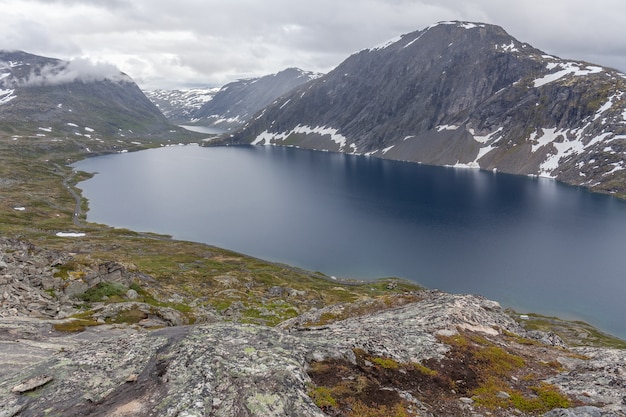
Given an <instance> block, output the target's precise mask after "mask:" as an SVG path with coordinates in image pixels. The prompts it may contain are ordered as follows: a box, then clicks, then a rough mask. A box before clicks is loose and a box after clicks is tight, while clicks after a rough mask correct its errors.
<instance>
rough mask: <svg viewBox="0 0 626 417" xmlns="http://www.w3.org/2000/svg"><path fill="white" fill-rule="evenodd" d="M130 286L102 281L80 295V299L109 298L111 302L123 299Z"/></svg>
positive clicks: (96, 299) (97, 299)
mask: <svg viewBox="0 0 626 417" xmlns="http://www.w3.org/2000/svg"><path fill="white" fill-rule="evenodd" d="M127 291H128V288H127V287H126V286H124V285H122V284H119V283H116V282H101V283H99V284H98V285H96V286H95V287H92V288H90V289H88V290H87V291H85V292H84V293H83V294H81V295H80V297H79V298H80V299H81V300H83V301H87V302H98V301H104V300H108V301H110V302H114V301H122V297H123V296H124V295H125V294H126V292H127Z"/></svg>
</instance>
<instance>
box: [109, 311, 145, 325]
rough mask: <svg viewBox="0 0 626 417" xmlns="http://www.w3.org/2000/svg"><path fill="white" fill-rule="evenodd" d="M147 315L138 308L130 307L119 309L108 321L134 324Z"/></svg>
mask: <svg viewBox="0 0 626 417" xmlns="http://www.w3.org/2000/svg"><path fill="white" fill-rule="evenodd" d="M147 317H148V315H147V314H146V313H144V312H143V311H141V310H140V309H138V308H132V309H130V310H122V311H120V312H119V313H118V314H117V315H116V316H115V317H114V318H113V319H111V320H110V322H111V323H117V324H122V323H125V324H136V323H139V322H140V321H141V320H143V319H145V318H147Z"/></svg>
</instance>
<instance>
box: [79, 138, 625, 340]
mask: <svg viewBox="0 0 626 417" xmlns="http://www.w3.org/2000/svg"><path fill="white" fill-rule="evenodd" d="M74 167H75V168H76V169H80V170H84V171H89V172H98V173H99V174H98V175H96V176H95V177H93V178H92V179H90V180H87V181H85V182H83V183H81V184H80V187H81V188H83V190H84V196H85V197H87V198H88V199H89V207H90V210H89V213H88V219H89V220H90V221H93V222H98V223H105V224H109V225H112V226H116V227H126V228H129V229H133V230H137V231H152V232H158V233H166V234H170V235H173V236H174V237H175V238H178V239H185V240H191V241H197V242H205V243H209V244H213V245H217V246H220V247H224V248H228V249H232V250H235V251H238V252H242V253H246V254H249V255H253V256H257V257H260V258H264V259H268V260H272V261H279V262H285V263H288V264H292V265H296V266H299V267H302V268H306V269H309V270H315V271H321V272H324V273H326V274H329V275H334V276H338V277H356V278H377V277H385V276H398V277H404V278H407V279H410V280H413V281H416V282H418V283H420V284H422V285H424V286H427V287H429V288H438V289H441V290H445V291H450V292H455V293H466V292H467V293H478V294H482V295H485V296H487V297H489V298H491V299H495V300H498V301H499V302H500V303H502V304H503V305H504V306H507V307H513V308H515V309H517V310H518V311H526V312H538V313H543V314H554V315H558V316H560V317H563V318H568V319H581V320H585V321H588V322H590V323H593V324H595V325H597V326H599V327H600V328H602V329H604V330H607V331H610V332H612V333H613V334H616V335H618V336H620V337H622V338H626V301H625V297H626V203H624V202H622V201H619V200H616V199H614V198H611V197H606V196H601V195H595V194H592V193H589V192H586V191H584V190H582V189H579V188H575V187H568V186H564V185H561V184H558V183H556V182H555V181H552V180H547V179H531V178H526V177H518V176H511V175H505V174H493V173H490V172H480V171H475V170H463V169H454V168H444V167H429V166H422V165H417V164H410V163H402V162H394V161H384V160H380V159H376V158H367V157H357V156H350V155H342V154H334V153H325V152H313V151H305V150H299V149H293V148H282V147H221V148H200V147H197V146H184V147H169V148H161V149H154V150H147V151H142V152H136V153H127V154H120V155H109V156H102V157H97V158H91V159H88V160H84V161H81V162H79V163H76V164H74Z"/></svg>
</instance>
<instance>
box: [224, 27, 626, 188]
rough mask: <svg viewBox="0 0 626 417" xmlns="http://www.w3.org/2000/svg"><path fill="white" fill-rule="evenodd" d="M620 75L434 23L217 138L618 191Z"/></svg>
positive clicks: (488, 33) (621, 175)
mask: <svg viewBox="0 0 626 417" xmlns="http://www.w3.org/2000/svg"><path fill="white" fill-rule="evenodd" d="M623 91H626V76H624V74H622V73H620V72H619V71H616V70H613V69H610V68H605V67H602V66H599V65H594V64H588V63H584V62H579V61H573V60H563V59H560V58H558V57H555V56H552V55H549V54H546V53H545V52H543V51H541V50H539V49H536V48H534V47H532V46H531V45H529V44H527V43H524V42H520V41H519V40H517V39H515V38H514V37H512V36H510V35H509V34H508V33H507V32H506V31H505V30H504V29H502V28H501V27H499V26H494V25H488V24H484V23H472V22H441V23H439V24H435V25H431V26H429V27H428V28H426V29H424V30H421V31H416V32H412V33H409V34H406V35H403V36H401V37H399V38H397V39H395V40H394V41H392V42H388V43H387V44H384V45H382V46H380V47H376V48H371V49H365V50H362V51H359V52H357V53H355V54H353V55H351V56H350V57H348V58H347V59H346V60H345V61H344V62H343V63H341V64H340V65H339V66H338V67H337V68H335V69H334V70H333V71H331V72H330V73H328V74H327V75H325V76H323V77H321V78H319V79H317V80H314V81H312V82H311V83H309V84H307V85H305V86H301V87H299V88H297V89H296V90H294V91H293V92H291V93H289V94H287V95H285V96H284V97H283V98H281V100H280V101H279V102H277V103H275V104H272V105H270V106H268V107H266V108H265V109H264V110H262V111H261V112H260V113H258V114H257V115H255V116H254V118H253V120H251V121H250V122H249V123H248V124H247V125H245V126H244V127H243V128H242V129H240V130H239V131H237V132H235V133H234V134H233V135H232V136H231V137H228V138H226V139H224V140H222V141H221V142H217V143H230V144H237V143H252V144H276V145H287V146H299V147H303V148H309V149H318V150H329V151H339V152H346V153H353V154H363V155H372V156H377V157H382V158H389V159H398V160H406V161H411V162H420V163H425V164H431V165H447V166H456V167H470V168H481V169H485V170H496V171H502V172H507V173H513V174H521V175H536V176H545V177H550V178H555V179H557V180H560V181H563V182H566V183H569V184H573V185H582V186H585V187H589V188H592V189H594V190H596V191H601V192H607V193H613V194H618V195H626V172H625V169H626V164H625V163H624V155H626V153H625V152H626V97H625V96H624V95H623Z"/></svg>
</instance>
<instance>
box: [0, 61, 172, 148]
mask: <svg viewBox="0 0 626 417" xmlns="http://www.w3.org/2000/svg"><path fill="white" fill-rule="evenodd" d="M170 129H172V126H171V125H170V124H169V122H168V121H167V119H166V118H165V117H164V116H163V114H162V113H161V112H160V111H159V109H158V108H157V107H156V106H155V105H154V104H153V103H152V102H151V101H150V100H149V99H148V98H147V97H146V96H145V95H144V94H143V93H142V92H141V90H140V89H139V87H138V86H137V85H136V84H135V83H134V82H133V80H132V79H131V78H130V77H128V76H127V75H125V74H123V73H121V72H120V71H119V70H118V69H116V68H115V67H113V66H111V65H107V64H93V63H91V62H89V61H85V60H74V61H71V62H67V61H61V60H58V59H53V58H46V57H41V56H37V55H31V54H28V53H25V52H21V51H15V52H9V51H0V131H4V132H5V133H8V134H25V135H33V136H46V135H56V136H59V135H71V136H72V137H74V136H85V137H88V138H90V137H91V136H95V135H98V136H109V137H111V136H114V137H127V138H132V137H137V136H146V135H161V134H163V133H164V132H169V131H170Z"/></svg>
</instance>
